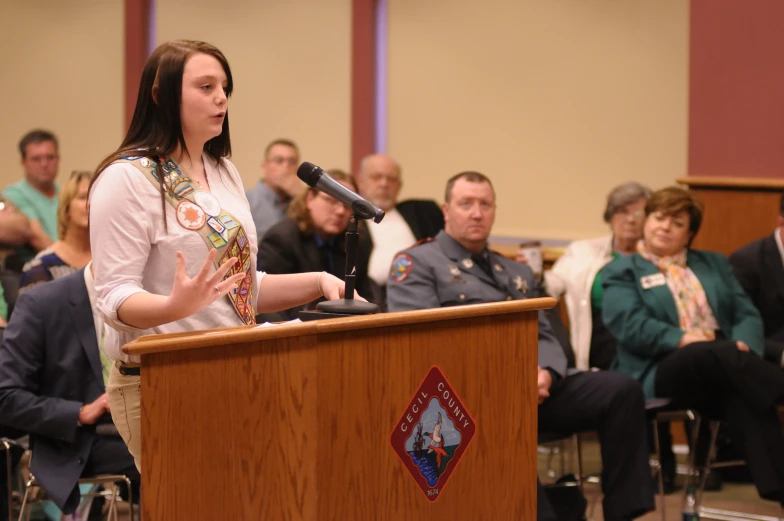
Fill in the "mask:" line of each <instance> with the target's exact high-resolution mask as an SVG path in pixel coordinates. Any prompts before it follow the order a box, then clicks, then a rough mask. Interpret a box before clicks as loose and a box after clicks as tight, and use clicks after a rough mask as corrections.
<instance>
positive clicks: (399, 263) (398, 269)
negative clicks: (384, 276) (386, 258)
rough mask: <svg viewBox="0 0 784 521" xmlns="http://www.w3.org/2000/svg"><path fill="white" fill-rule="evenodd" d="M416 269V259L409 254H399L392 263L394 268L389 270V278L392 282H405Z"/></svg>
mask: <svg viewBox="0 0 784 521" xmlns="http://www.w3.org/2000/svg"><path fill="white" fill-rule="evenodd" d="M413 268H414V259H412V258H411V255H409V254H408V253H398V254H397V255H395V259H394V260H393V261H392V268H390V270H389V278H390V279H392V282H403V281H404V280H406V278H407V277H408V274H409V273H411V270H412V269H413Z"/></svg>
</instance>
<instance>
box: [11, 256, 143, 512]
mask: <svg viewBox="0 0 784 521" xmlns="http://www.w3.org/2000/svg"><path fill="white" fill-rule="evenodd" d="M94 300H95V289H94V286H93V278H92V274H91V273H90V271H89V266H88V268H86V269H84V270H80V271H78V272H77V273H74V274H73V275H69V276H67V277H63V278H61V279H58V280H55V281H52V282H47V283H46V284H41V285H39V286H37V287H35V288H33V289H31V290H30V291H29V292H26V293H24V294H23V295H22V296H20V297H19V300H18V301H17V304H16V310H15V311H14V315H13V317H12V318H11V320H10V321H9V323H8V327H7V328H6V330H5V335H4V337H3V342H2V345H1V346H0V418H2V422H3V424H5V425H7V426H9V427H12V428H16V429H20V430H22V431H25V432H28V433H30V445H31V448H32V450H33V457H32V463H31V468H30V470H31V472H32V474H33V475H34V476H35V477H36V480H37V481H38V483H39V484H40V485H41V487H42V488H43V489H44V490H45V491H46V493H47V495H48V496H49V498H51V499H52V501H54V503H55V504H56V505H57V506H58V508H60V509H61V510H62V511H63V512H65V513H66V514H69V513H72V512H73V511H74V510H75V509H76V507H77V506H78V504H79V490H78V487H77V481H78V479H79V478H80V477H89V476H94V475H98V474H125V475H126V476H128V477H130V478H131V479H132V480H134V481H135V482H136V483H137V484H138V481H139V473H138V472H137V470H136V466H135V465H134V462H133V458H132V457H131V455H130V453H129V452H128V449H127V447H126V445H125V443H124V442H123V440H122V439H121V438H120V437H119V436H117V435H116V430H114V433H115V435H111V432H112V427H113V425H112V420H111V416H110V415H109V401H108V398H107V395H106V387H105V379H104V375H105V374H106V375H107V376H108V372H107V370H108V365H109V362H108V359H107V358H105V357H102V356H101V350H100V347H99V336H98V335H97V334H96V331H103V323H102V320H100V318H99V317H100V315H99V314H98V312H97V311H94V310H95V306H94ZM96 319H97V320H96ZM102 358H103V363H102ZM104 433H106V435H104ZM135 497H136V498H138V497H139V496H138V494H135Z"/></svg>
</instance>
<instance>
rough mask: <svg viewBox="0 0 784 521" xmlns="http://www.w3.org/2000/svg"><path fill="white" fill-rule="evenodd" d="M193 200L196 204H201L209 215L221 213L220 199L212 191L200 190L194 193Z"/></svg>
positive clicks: (214, 215)
mask: <svg viewBox="0 0 784 521" xmlns="http://www.w3.org/2000/svg"><path fill="white" fill-rule="evenodd" d="M193 200H194V201H195V202H196V204H198V205H199V206H201V208H202V210H204V211H205V212H206V213H207V215H212V216H213V217H216V216H218V215H220V213H221V205H220V203H219V202H218V199H216V198H215V196H214V195H212V194H211V193H208V192H203V191H201V190H200V191H198V192H196V193H194V194H193Z"/></svg>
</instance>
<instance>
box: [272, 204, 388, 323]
mask: <svg viewBox="0 0 784 521" xmlns="http://www.w3.org/2000/svg"><path fill="white" fill-rule="evenodd" d="M359 237H360V238H359V248H358V249H357V250H358V251H357V260H356V273H357V278H356V290H357V292H358V293H359V294H360V295H361V296H362V297H364V298H366V299H367V300H368V301H370V302H374V303H376V304H380V302H379V296H378V293H379V290H378V286H376V284H375V283H374V282H373V281H372V280H370V278H369V277H368V275H367V266H368V260H369V259H370V256H369V255H368V253H369V251H370V249H369V248H368V247H367V246H366V245H364V244H363V243H367V242H368V241H369V236H368V234H367V233H366V232H365V231H364V225H363V224H362V223H360V234H359ZM345 248H346V245H345V235H344V234H341V235H339V236H337V237H336V238H335V243H334V246H333V247H332V253H331V260H332V262H331V264H332V265H331V266H329V265H327V263H325V260H324V259H323V258H322V255H321V251H320V250H319V247H318V244H317V242H316V238H315V236H314V234H313V233H312V232H301V231H300V230H299V228H298V227H297V223H296V222H294V220H293V219H291V218H289V217H287V218H285V219H283V220H282V221H280V222H279V223H277V224H275V225H274V226H272V228H270V229H269V230H267V233H265V234H264V237H262V239H261V241H260V242H259V253H258V260H257V267H258V269H259V270H261V271H264V272H266V273H271V274H280V273H307V272H309V271H326V272H328V273H331V274H332V275H335V276H336V277H338V278H339V279H341V280H344V279H345V273H346V249H345ZM300 309H303V308H302V307H298V308H292V309H288V310H286V311H283V312H279V313H264V314H262V315H260V317H259V319H260V320H264V321H278V320H291V319H294V318H297V313H298V312H299V310H300Z"/></svg>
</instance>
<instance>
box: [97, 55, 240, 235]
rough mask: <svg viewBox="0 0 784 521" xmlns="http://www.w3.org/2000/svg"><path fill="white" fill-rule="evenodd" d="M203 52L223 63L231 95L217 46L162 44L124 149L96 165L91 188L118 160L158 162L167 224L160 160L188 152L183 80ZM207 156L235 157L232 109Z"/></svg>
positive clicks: (150, 63)
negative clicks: (182, 110) (182, 106)
mask: <svg viewBox="0 0 784 521" xmlns="http://www.w3.org/2000/svg"><path fill="white" fill-rule="evenodd" d="M199 53H201V54H207V55H210V56H212V57H214V58H215V59H217V60H218V62H220V64H221V66H222V67H223V71H224V72H225V73H226V79H227V87H226V97H227V98H228V97H229V96H231V92H232V89H233V87H234V83H233V80H232V77H231V69H230V68H229V62H228V61H227V60H226V57H225V56H224V55H223V53H222V52H221V51H220V50H219V49H218V48H217V47H215V46H214V45H210V44H209V43H205V42H199V41H193V40H175V41H172V42H166V43H164V44H161V45H159V46H158V47H157V48H156V49H155V50H154V51H153V53H152V54H151V55H150V57H149V58H148V59H147V63H145V65H144V70H143V71H142V79H141V82H140V84H139V94H138V95H137V97H136V108H135V109H134V111H133V118H132V119H131V125H130V127H129V128H128V133H127V134H126V135H125V139H123V141H122V144H121V145H120V148H118V149H117V150H116V151H115V152H112V153H111V154H109V155H108V156H107V157H106V158H105V159H104V160H103V161H101V164H100V165H98V168H97V169H96V170H95V175H93V179H92V182H91V183H90V189H91V190H92V186H93V185H94V184H95V182H96V181H97V180H98V176H100V175H101V173H102V172H103V171H104V170H105V169H106V167H108V166H109V165H111V164H112V163H113V162H115V161H117V160H118V159H122V158H123V157H127V156H139V155H141V156H146V157H150V158H153V159H155V160H156V162H157V163H158V165H157V166H156V170H157V171H158V182H159V183H160V188H161V208H162V209H163V210H164V211H163V216H164V221H165V219H166V212H165V206H166V199H165V196H164V185H163V183H164V172H163V169H162V167H161V165H160V161H157V158H158V157H167V156H169V155H170V154H171V153H172V152H174V151H175V150H176V149H177V146H178V145H179V146H180V148H181V149H182V150H183V151H184V152H185V153H188V151H187V149H186V145H185V138H184V137H183V134H182V121H181V119H180V104H181V100H182V75H183V70H184V69H185V63H186V62H187V61H188V58H190V57H191V56H192V55H194V54H199ZM204 152H206V153H207V155H208V156H210V157H211V158H212V159H214V160H215V161H220V159H221V158H224V157H229V156H231V140H230V138H229V113H228V108H227V110H226V116H225V118H224V120H223V130H222V131H221V133H220V135H218V136H216V137H214V138H212V139H210V140H209V141H207V143H205V144H204Z"/></svg>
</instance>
